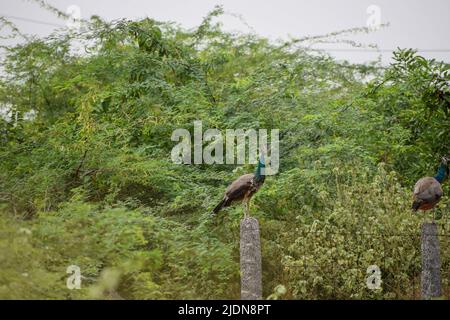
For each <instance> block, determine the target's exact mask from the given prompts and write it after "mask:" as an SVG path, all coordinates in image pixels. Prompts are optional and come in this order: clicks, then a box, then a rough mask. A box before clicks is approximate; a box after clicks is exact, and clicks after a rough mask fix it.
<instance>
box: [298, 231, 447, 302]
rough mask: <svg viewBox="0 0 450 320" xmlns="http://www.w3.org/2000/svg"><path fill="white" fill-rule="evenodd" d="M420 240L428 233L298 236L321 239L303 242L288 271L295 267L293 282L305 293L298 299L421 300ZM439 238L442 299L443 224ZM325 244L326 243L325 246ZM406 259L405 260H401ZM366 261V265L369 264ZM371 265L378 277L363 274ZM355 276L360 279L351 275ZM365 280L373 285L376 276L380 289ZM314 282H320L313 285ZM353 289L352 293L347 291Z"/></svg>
mask: <svg viewBox="0 0 450 320" xmlns="http://www.w3.org/2000/svg"><path fill="white" fill-rule="evenodd" d="M425 235H427V234H422V233H421V232H417V233H416V232H414V233H409V232H398V233H389V232H384V233H383V232H382V233H371V232H333V231H328V230H316V231H306V230H304V231H300V232H299V234H298V237H299V238H298V239H306V238H307V237H311V236H312V237H316V236H322V237H321V238H320V240H319V241H318V243H317V245H315V246H313V247H312V248H311V241H305V245H306V246H308V248H306V249H304V250H303V251H301V252H303V253H304V254H301V252H300V254H299V253H297V256H295V253H294V257H293V261H295V264H293V265H291V267H292V266H293V267H294V268H293V270H294V272H295V274H296V277H298V280H299V282H301V285H299V286H300V287H303V288H306V290H304V292H303V294H297V296H299V297H300V298H303V297H305V298H318V299H351V298H352V297H354V298H361V297H362V298H369V297H373V298H376V299H421V273H422V253H421V238H422V237H423V236H425ZM324 236H325V237H324ZM438 238H439V246H440V260H441V267H440V273H441V288H442V297H443V298H445V299H450V251H449V249H448V244H449V240H450V234H449V232H448V231H447V230H446V229H445V224H444V225H442V226H440V230H439V233H438ZM324 239H327V240H326V241H324ZM300 241H302V240H300ZM306 243H307V244H306ZM333 244H335V245H336V246H339V247H340V250H333V249H336V247H334V246H333ZM342 245H343V247H344V250H342ZM317 246H320V247H321V248H317ZM317 249H319V250H317ZM322 249H323V250H322ZM307 251H309V252H307ZM311 252H314V254H311ZM322 252H326V256H327V257H326V259H325V260H324V259H323V255H321V254H320V253H322ZM367 252H371V254H372V258H371V259H367V255H365V254H366V253H367ZM316 253H319V254H316ZM400 253H402V254H400ZM405 257H406V258H407V261H405V260H404V259H405ZM368 260H370V261H371V263H368ZM315 261H319V263H315ZM324 261H325V262H324ZM370 266H375V270H376V268H379V271H380V273H379V274H375V275H374V274H370V273H367V272H368V268H369V267H370ZM355 273H356V274H358V275H359V277H358V276H354V275H355ZM349 275H353V277H352V276H349ZM369 277H371V280H377V279H375V277H379V280H381V282H380V285H379V286H378V287H377V285H376V281H375V284H374V287H370V286H369V284H370V283H369V284H368V278H369ZM318 278H319V279H320V280H321V281H317V279H318ZM349 279H351V280H349ZM355 279H358V281H355ZM352 281H353V282H352ZM352 286H354V290H352V289H351V288H350V289H349V287H352ZM365 290H367V291H365Z"/></svg>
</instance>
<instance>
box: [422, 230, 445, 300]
mask: <svg viewBox="0 0 450 320" xmlns="http://www.w3.org/2000/svg"><path fill="white" fill-rule="evenodd" d="M421 247H422V279H421V295H422V299H430V298H435V297H439V296H441V295H442V291H441V257H440V252H439V237H438V229H437V225H436V224H435V223H426V222H424V223H423V225H422V246H421Z"/></svg>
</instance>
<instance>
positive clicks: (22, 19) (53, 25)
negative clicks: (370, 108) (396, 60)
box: [2, 15, 450, 53]
mask: <svg viewBox="0 0 450 320" xmlns="http://www.w3.org/2000/svg"><path fill="white" fill-rule="evenodd" d="M2 17H4V18H8V19H15V20H20V21H25V22H30V23H36V24H41V25H47V26H52V27H65V25H62V24H57V23H51V22H45V21H41V20H35V19H30V18H25V17H17V16H7V15H2ZM308 49H310V50H317V51H330V52H372V53H391V52H394V51H395V50H397V49H396V48H395V49H375V48H308ZM416 50H417V52H431V53H436V52H443V53H447V52H450V49H439V48H437V49H416Z"/></svg>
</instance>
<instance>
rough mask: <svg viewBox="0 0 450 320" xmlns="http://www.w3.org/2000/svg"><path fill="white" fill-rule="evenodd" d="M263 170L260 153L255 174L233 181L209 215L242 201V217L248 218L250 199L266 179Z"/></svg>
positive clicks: (262, 160) (262, 158) (262, 157)
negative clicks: (243, 212) (243, 206)
mask: <svg viewBox="0 0 450 320" xmlns="http://www.w3.org/2000/svg"><path fill="white" fill-rule="evenodd" d="M263 168H265V161H264V153H261V154H260V155H259V158H258V165H257V167H256V170H255V173H248V174H244V175H242V176H240V177H239V178H237V179H236V180H234V181H233V182H232V183H231V184H230V185H229V186H228V188H227V189H226V191H225V195H224V196H223V199H222V201H220V202H219V204H218V205H217V206H216V207H215V208H214V209H213V211H212V212H211V214H216V213H218V212H219V211H220V210H221V209H222V208H225V207H228V206H230V205H231V204H232V203H234V202H238V201H242V202H243V203H244V205H245V214H244V217H245V218H246V217H247V216H249V210H250V208H249V206H250V204H249V202H250V199H251V197H252V196H253V195H254V194H255V193H256V192H257V191H258V190H259V188H261V186H262V185H263V184H264V180H265V179H266V176H265V175H264V174H263V172H262V169H263Z"/></svg>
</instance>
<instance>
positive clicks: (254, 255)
mask: <svg viewBox="0 0 450 320" xmlns="http://www.w3.org/2000/svg"><path fill="white" fill-rule="evenodd" d="M240 251H241V261H240V262H241V299H242V300H261V299H262V278H261V274H262V271H261V242H260V237H259V223H258V220H256V219H255V218H244V219H242V221H241V243H240Z"/></svg>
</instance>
